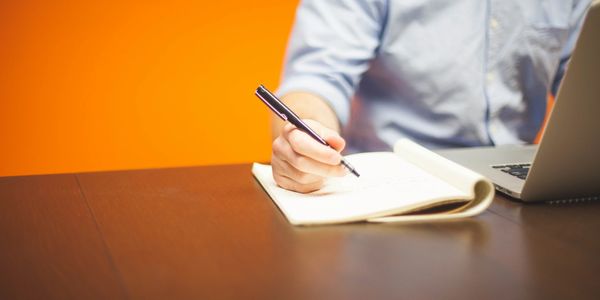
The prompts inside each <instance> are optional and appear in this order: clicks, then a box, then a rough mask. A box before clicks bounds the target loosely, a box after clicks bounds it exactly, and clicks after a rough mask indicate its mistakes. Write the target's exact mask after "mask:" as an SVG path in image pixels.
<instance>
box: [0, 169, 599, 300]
mask: <svg viewBox="0 0 600 300" xmlns="http://www.w3.org/2000/svg"><path fill="white" fill-rule="evenodd" d="M599 232H600V203H587V204H576V205H523V204H519V203H515V202H512V201H509V200H507V199H505V198H503V197H501V196H497V198H496V199H495V201H494V204H493V205H492V207H491V208H490V209H489V210H488V211H486V212H485V213H483V214H482V215H480V216H478V217H476V218H473V219H469V220H464V221H455V222H447V223H430V224H411V225H406V224H404V225H370V224H351V225H338V226H327V227H315V228H299V227H292V226H291V225H289V224H288V223H287V221H286V220H285V219H284V217H283V215H282V214H281V213H280V212H279V211H278V209H277V208H276V207H275V206H274V204H273V203H272V202H271V200H269V198H268V197H267V195H266V194H265V193H264V192H263V191H262V189H261V188H260V186H259V185H258V184H257V183H256V182H255V181H254V179H253V178H252V176H251V174H250V165H248V164H244V165H232V166H211V167H196V168H177V169H160V170H142V171H124V172H103V173H89V174H67V175H49V176H28V177H5V178H0V269H1V270H2V271H1V272H0V298H1V299H13V298H43V299H47V298H61V299H62V298H80V299H88V298H105V299H108V298H111V299H118V298H159V299H172V298H196V299H198V298H204V299H214V298H236V299H269V298H270V299H273V298H274V299H293V298H299V299H302V298H303V299H314V298H321V299H336V298H337V299H385V298H392V299H401V298H406V299H442V298H444V299H452V298H454V299H466V298H473V299H489V298H504V299H523V298H539V299H551V298H562V299H575V298H576V299H585V298H588V299H600V259H599V258H598V257H599V256H598V255H599V254H600V236H599Z"/></svg>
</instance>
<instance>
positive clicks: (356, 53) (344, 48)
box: [277, 0, 387, 125]
mask: <svg viewBox="0 0 600 300" xmlns="http://www.w3.org/2000/svg"><path fill="white" fill-rule="evenodd" d="M386 10H387V3H386V1H380V0H336V1H334V0H328V1H323V0H305V1H302V2H301V3H300V6H299V7H298V10H297V12H296V20H295V24H294V28H293V30H292V34H291V36H290V39H289V41H288V48H287V53H286V59H285V66H284V71H283V78H282V82H281V85H280V87H279V89H278V91H277V93H278V94H279V95H284V94H287V93H290V92H309V93H313V94H315V95H317V96H319V97H321V98H322V99H323V100H325V101H326V102H327V103H328V104H329V105H330V106H331V108H332V109H333V111H334V112H335V113H336V114H337V116H338V119H339V120H340V122H341V123H342V125H344V124H346V123H347V122H348V119H349V116H350V99H351V97H352V95H353V94H354V91H355V88H356V85H357V84H358V82H359V81H360V78H361V76H362V74H363V73H364V72H365V71H366V70H367V68H368V64H369V61H370V60H371V59H372V58H373V57H375V55H376V52H377V50H378V47H379V44H380V40H381V35H382V32H383V27H384V24H385V19H386V13H387V11H386Z"/></svg>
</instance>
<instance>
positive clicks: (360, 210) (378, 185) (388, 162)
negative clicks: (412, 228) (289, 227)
mask: <svg viewBox="0 0 600 300" xmlns="http://www.w3.org/2000/svg"><path fill="white" fill-rule="evenodd" d="M346 159H347V160H348V161H349V162H350V163H351V164H352V165H354V167H355V168H356V169H357V170H358V171H359V172H360V174H361V176H360V177H359V178H356V177H354V176H345V177H342V178H332V179H329V180H328V181H327V182H326V184H325V186H324V187H323V188H322V189H321V190H319V191H316V192H313V193H309V194H301V193H296V192H292V191H288V190H285V189H282V188H280V187H278V186H277V185H276V183H275V182H274V180H273V178H272V173H271V166H268V165H261V164H256V163H255V164H254V165H253V168H252V172H253V173H254V175H255V176H256V178H257V179H258V180H259V182H260V183H261V184H262V185H263V187H264V189H265V190H266V191H267V192H268V193H269V195H270V196H271V198H272V199H273V201H274V202H275V203H276V204H277V205H278V206H279V208H280V209H281V211H283V213H284V214H285V215H286V217H287V218H288V220H289V221H290V222H291V223H292V224H324V223H337V222H350V221H357V220H363V219H366V218H370V217H377V216H383V215H387V214H390V213H400V212H403V211H409V210H413V209H414V208H417V207H419V206H421V205H423V204H425V203H433V202H435V201H436V200H443V199H447V200H454V199H466V198H467V197H468V194H467V193H465V192H462V191H460V190H459V189H457V188H456V187H454V186H452V185H450V184H448V183H445V182H444V181H442V180H441V179H439V178H437V177H435V176H433V175H430V174H428V173H426V172H425V171H423V170H422V169H420V168H418V167H415V166H414V165H412V164H411V163H408V162H407V161H406V160H404V159H402V158H400V157H399V156H397V155H395V154H393V153H390V152H372V153H361V154H354V155H349V156H347V157H346Z"/></svg>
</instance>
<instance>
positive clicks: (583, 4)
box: [552, 0, 591, 96]
mask: <svg viewBox="0 0 600 300" xmlns="http://www.w3.org/2000/svg"><path fill="white" fill-rule="evenodd" d="M590 3H591V1H590V0H582V1H577V2H576V4H575V7H574V9H573V13H572V15H571V22H570V25H571V26H570V27H571V31H570V32H569V37H568V40H567V43H566V44H565V47H564V48H563V51H562V55H561V58H560V64H559V65H558V70H557V71H556V75H555V77H554V81H553V82H552V95H554V96H556V93H557V92H558V88H559V87H560V83H561V81H562V79H563V77H564V75H565V71H566V69H567V67H568V64H569V60H570V59H571V54H572V53H573V50H574V49H575V45H576V44H577V39H578V38H579V33H580V32H581V27H582V26H583V22H584V20H585V16H586V14H587V11H588V9H589V7H590Z"/></svg>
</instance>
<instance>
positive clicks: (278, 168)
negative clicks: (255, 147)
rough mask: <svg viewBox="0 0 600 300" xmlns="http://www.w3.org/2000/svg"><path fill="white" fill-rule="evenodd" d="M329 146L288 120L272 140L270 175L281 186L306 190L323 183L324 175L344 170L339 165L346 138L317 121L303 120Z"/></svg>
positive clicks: (342, 172) (310, 190)
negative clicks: (271, 172) (271, 168)
mask: <svg viewBox="0 0 600 300" xmlns="http://www.w3.org/2000/svg"><path fill="white" fill-rule="evenodd" d="M303 121H305V122H306V124H308V126H310V127H311V128H312V129H313V130H314V131H315V132H316V133H317V134H319V135H320V136H321V137H322V138H323V139H324V140H325V141H327V143H329V144H330V145H331V147H333V148H335V150H334V149H331V148H330V147H327V146H324V145H322V144H321V143H319V142H317V141H316V140H314V139H313V138H311V137H310V136H309V135H308V134H306V133H304V132H303V131H301V130H299V129H297V128H296V127H295V126H294V125H292V124H289V123H288V124H286V125H285V126H284V127H283V129H282V130H281V132H280V134H279V136H277V137H276V138H275V140H274V141H273V154H272V157H271V165H272V166H273V178H274V179H275V182H277V184H278V185H279V186H281V187H282V188H285V189H288V190H292V191H296V192H301V193H308V192H312V191H316V190H318V189H320V188H321V187H322V186H323V183H324V181H325V178H327V177H332V176H344V175H346V174H347V173H348V171H347V170H346V169H345V168H344V166H342V165H340V161H341V159H342V155H341V154H340V152H341V151H342V150H343V149H344V146H345V145H346V142H345V141H344V139H343V138H342V137H341V136H340V135H339V134H338V133H337V132H336V131H335V130H332V129H329V128H327V127H325V126H323V125H322V124H321V123H319V122H317V121H314V120H309V119H305V120H303Z"/></svg>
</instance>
